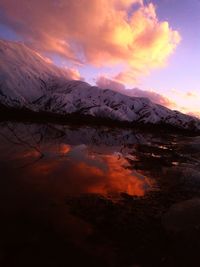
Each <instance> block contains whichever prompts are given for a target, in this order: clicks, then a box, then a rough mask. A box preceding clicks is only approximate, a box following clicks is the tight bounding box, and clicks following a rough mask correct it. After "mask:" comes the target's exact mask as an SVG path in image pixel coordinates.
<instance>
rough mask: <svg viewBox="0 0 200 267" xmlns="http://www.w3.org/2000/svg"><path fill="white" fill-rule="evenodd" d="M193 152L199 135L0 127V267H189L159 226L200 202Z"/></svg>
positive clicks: (199, 173)
mask: <svg viewBox="0 0 200 267" xmlns="http://www.w3.org/2000/svg"><path fill="white" fill-rule="evenodd" d="M199 156H200V139H199V137H196V138H187V137H181V136H175V135H165V136H160V135H159V133H158V135H155V134H151V133H141V132H135V131H134V130H130V129H129V130H127V129H124V130H123V129H109V128H106V127H98V128H94V127H84V128H83V127H81V128H79V127H75V126H73V127H72V126H66V125H65V126H60V125H51V124H50V125H48V124H45V125H39V124H23V123H13V122H4V123H1V124H0V174H1V177H0V178H1V179H0V195H1V201H0V214H1V222H0V235H1V240H0V265H1V266H34V267H35V266H81V265H84V266H92V267H93V266H97V267H98V266H105V267H106V266H108V267H122V266H138V265H139V266H161V262H165V263H166V264H165V265H163V266H197V265H192V264H188V262H189V263H190V261H191V259H194V257H193V256H195V255H198V253H194V255H193V254H192V253H193V249H192V250H187V249H186V245H187V243H189V242H187V243H183V245H182V246H181V249H179V247H177V245H176V244H179V245H181V242H182V241H184V239H180V240H181V241H180V242H179V236H178V239H177V240H175V242H173V244H172V243H170V238H168V237H167V236H166V235H167V233H165V232H164V231H165V229H163V227H162V224H161V222H162V221H163V219H162V217H163V214H168V215H167V216H169V221H170V222H171V221H172V222H173V223H174V220H175V223H176V216H174V214H172V215H173V217H171V216H172V215H171V213H170V212H169V213H168V212H167V211H168V209H169V208H170V206H171V205H173V204H175V203H179V202H181V203H182V202H183V201H185V200H188V199H191V198H194V197H196V198H200V161H199ZM124 193H125V194H124ZM135 196H137V197H135ZM184 203H185V202H184ZM192 203H193V202H192ZM195 203H196V202H195ZM178 207H179V205H178ZM189 208H190V207H189ZM198 210H199V209H198ZM192 212H193V217H192V218H196V208H195V209H194V210H193V211H192ZM183 213H184V212H183ZM185 214H186V216H187V214H188V212H186V213H184V216H185ZM175 215H176V214H175ZM164 218H165V217H164ZM167 218H168V217H167ZM174 218H175V219H174ZM164 222H165V223H164V227H165V228H166V229H168V225H166V221H165V220H164ZM198 222H199V221H198ZM176 226H177V227H179V224H177V223H176ZM195 231H196V230H195ZM196 237H199V236H198V235H196V232H195V235H194V241H195V242H193V244H195V245H194V246H193V248H197V249H196V251H199V246H198V244H199V238H196ZM178 242H179V243H178ZM173 246H174V251H175V252H178V254H176V253H174V251H171V249H173ZM183 251H184V253H183ZM144 255H145V257H144ZM176 255H178V258H176V257H177V256H176ZM188 255H189V257H188ZM187 257H188V259H189V260H188V259H187ZM163 259H164V261H163ZM187 260H188V261H187ZM185 262H186V265H184V264H185Z"/></svg>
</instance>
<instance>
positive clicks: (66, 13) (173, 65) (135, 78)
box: [0, 0, 200, 114]
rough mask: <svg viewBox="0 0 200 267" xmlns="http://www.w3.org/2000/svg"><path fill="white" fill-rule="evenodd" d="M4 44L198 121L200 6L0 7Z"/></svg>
mask: <svg viewBox="0 0 200 267" xmlns="http://www.w3.org/2000/svg"><path fill="white" fill-rule="evenodd" d="M0 38H3V39H8V40H13V41H23V42H24V43H26V44H27V45H29V46H30V47H32V48H33V49H34V50H36V51H37V52H39V53H40V54H41V55H43V56H45V57H47V58H50V59H51V60H52V61H53V62H54V63H55V64H57V65H58V66H61V67H65V68H67V69H68V71H70V73H71V74H72V78H75V79H79V78H83V79H85V81H87V82H89V83H91V84H97V85H99V86H101V85H102V87H112V86H118V85H119V86H121V85H122V84H123V85H124V86H125V87H126V88H130V89H131V88H134V87H138V88H140V89H142V90H147V91H150V93H149V94H151V93H152V91H153V92H156V93H158V94H160V95H162V96H164V97H165V98H167V99H168V100H167V101H166V103H167V104H166V105H167V106H169V107H170V108H174V109H179V110H181V111H183V112H186V113H188V112H192V113H195V114H198V113H199V114H200V106H199V105H200V0H182V1H181V0H152V1H148V0H146V1H145V0H42V1H41V0H40V1H39V0H29V1H27V0H0ZM122 87H123V86H122Z"/></svg>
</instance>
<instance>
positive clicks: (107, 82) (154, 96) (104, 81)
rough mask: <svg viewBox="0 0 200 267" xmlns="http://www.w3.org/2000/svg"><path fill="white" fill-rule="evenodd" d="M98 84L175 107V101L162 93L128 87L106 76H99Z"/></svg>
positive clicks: (104, 87) (101, 86)
mask: <svg viewBox="0 0 200 267" xmlns="http://www.w3.org/2000/svg"><path fill="white" fill-rule="evenodd" d="M96 84H97V86H99V87H100V88H102V89H111V90H114V91H117V92H120V93H122V94H125V95H128V96H134V97H145V98H149V99H150V100H151V101H152V102H154V103H157V104H159V105H162V106H165V107H168V108H173V107H175V103H174V102H172V101H171V100H169V99H168V98H167V97H165V96H163V95H161V94H158V93H156V92H154V91H147V90H141V89H138V88H133V89H126V88H125V86H124V85H123V84H122V83H119V82H117V81H115V80H111V79H108V78H106V77H105V76H100V77H98V79H97V80H96Z"/></svg>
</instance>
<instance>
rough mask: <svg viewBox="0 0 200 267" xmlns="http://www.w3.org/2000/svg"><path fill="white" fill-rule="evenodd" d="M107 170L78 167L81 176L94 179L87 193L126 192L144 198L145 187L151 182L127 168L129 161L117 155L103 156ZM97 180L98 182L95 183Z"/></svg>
mask: <svg viewBox="0 0 200 267" xmlns="http://www.w3.org/2000/svg"><path fill="white" fill-rule="evenodd" d="M102 159H103V161H104V162H105V163H106V167H107V169H106V170H104V171H103V170H101V169H99V168H97V167H94V166H90V165H87V164H85V163H80V164H79V165H78V166H77V170H78V172H80V173H81V175H83V174H84V175H88V176H90V177H93V179H94V180H93V182H91V183H88V186H87V189H86V190H87V192H88V193H97V194H102V195H107V194H112V193H120V192H125V193H127V194H129V195H134V196H143V195H144V194H145V189H144V188H145V186H146V187H148V186H150V180H149V179H148V178H146V177H142V178H143V179H141V177H140V178H139V176H137V174H134V173H133V171H132V170H130V169H128V168H126V167H127V161H126V160H125V159H123V158H118V157H117V156H115V155H107V156H103V158H102ZM95 179H96V182H95Z"/></svg>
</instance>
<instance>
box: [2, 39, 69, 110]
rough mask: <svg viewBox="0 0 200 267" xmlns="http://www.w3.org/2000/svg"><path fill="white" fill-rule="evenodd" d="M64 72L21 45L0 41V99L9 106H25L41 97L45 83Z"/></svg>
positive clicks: (62, 75) (61, 75)
mask: <svg viewBox="0 0 200 267" xmlns="http://www.w3.org/2000/svg"><path fill="white" fill-rule="evenodd" d="M58 77H59V78H64V77H65V71H64V70H62V69H60V68H57V67H56V66H54V65H53V64H51V63H49V62H47V60H45V58H43V57H42V56H40V55H39V54H38V53H36V52H35V51H33V50H31V49H30V48H29V47H27V46H26V45H24V44H21V43H17V42H9V41H4V40H0V97H1V99H2V101H4V103H5V104H7V105H10V106H13V105H15V106H25V105H28V103H29V102H31V101H34V100H35V99H37V98H38V97H40V96H42V95H43V94H44V93H45V91H46V82H50V81H52V80H54V79H55V78H58Z"/></svg>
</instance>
